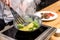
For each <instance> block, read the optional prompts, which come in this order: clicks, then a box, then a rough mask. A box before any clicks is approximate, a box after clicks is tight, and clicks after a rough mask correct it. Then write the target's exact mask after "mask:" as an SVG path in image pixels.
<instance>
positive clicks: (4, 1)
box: [1, 0, 10, 6]
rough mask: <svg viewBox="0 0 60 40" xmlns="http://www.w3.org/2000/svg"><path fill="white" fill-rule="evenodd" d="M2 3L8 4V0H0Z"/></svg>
mask: <svg viewBox="0 0 60 40" xmlns="http://www.w3.org/2000/svg"><path fill="white" fill-rule="evenodd" d="M1 1H2V2H3V3H4V4H6V5H8V6H10V0H1Z"/></svg>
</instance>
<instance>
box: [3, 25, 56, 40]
mask: <svg viewBox="0 0 60 40" xmlns="http://www.w3.org/2000/svg"><path fill="white" fill-rule="evenodd" d="M48 30H50V33H51V32H52V31H54V30H55V28H53V30H52V28H51V27H48V26H43V25H42V26H41V27H40V28H39V29H38V30H36V31H33V32H22V31H19V30H17V29H16V28H14V27H12V28H10V29H8V30H6V31H4V32H3V34H4V35H7V36H8V37H11V38H14V39H16V40H35V39H36V38H38V37H39V36H40V35H42V34H43V33H44V34H45V33H46V32H47V31H48ZM48 33H49V32H48ZM50 33H49V34H50ZM49 34H46V35H47V36H48V35H49ZM42 36H44V35H42Z"/></svg>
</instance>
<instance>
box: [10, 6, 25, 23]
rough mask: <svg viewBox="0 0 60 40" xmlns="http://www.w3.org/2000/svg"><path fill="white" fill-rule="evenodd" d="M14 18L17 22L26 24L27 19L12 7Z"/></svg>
mask: <svg viewBox="0 0 60 40" xmlns="http://www.w3.org/2000/svg"><path fill="white" fill-rule="evenodd" d="M10 10H11V12H12V15H13V17H14V20H15V22H16V23H17V24H24V23H25V20H24V19H23V18H22V17H21V16H20V15H19V14H18V13H17V12H16V11H15V10H14V9H13V8H11V7H10Z"/></svg>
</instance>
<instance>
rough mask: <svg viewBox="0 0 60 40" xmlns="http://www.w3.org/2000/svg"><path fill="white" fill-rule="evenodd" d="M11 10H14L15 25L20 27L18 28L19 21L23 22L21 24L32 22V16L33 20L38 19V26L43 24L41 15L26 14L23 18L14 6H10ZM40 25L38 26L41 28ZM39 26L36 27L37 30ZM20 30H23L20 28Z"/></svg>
mask: <svg viewBox="0 0 60 40" xmlns="http://www.w3.org/2000/svg"><path fill="white" fill-rule="evenodd" d="M10 10H11V12H12V14H13V16H14V18H15V20H14V25H15V28H16V29H18V28H17V24H18V23H21V24H24V25H28V24H29V23H30V22H32V21H29V19H30V18H31V19H32V20H33V21H34V20H37V21H38V26H39V27H40V25H41V19H40V17H38V16H35V15H27V16H25V17H24V18H22V17H21V16H20V15H18V14H17V12H15V11H14V10H13V9H12V8H10ZM39 27H38V28H39ZM38 28H36V30H37V29H38ZM18 30H19V29H18ZM20 31H23V30H20ZM33 31H35V30H33ZM28 32H30V31H28Z"/></svg>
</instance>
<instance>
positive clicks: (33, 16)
mask: <svg viewBox="0 0 60 40" xmlns="http://www.w3.org/2000/svg"><path fill="white" fill-rule="evenodd" d="M10 10H11V12H12V15H13V17H14V15H18V13H17V12H16V11H14V10H13V8H11V7H10ZM28 16H29V17H31V18H32V20H33V21H34V19H36V18H37V19H36V20H37V21H38V26H39V27H38V28H36V29H35V30H32V31H22V30H19V29H18V28H17V23H16V22H15V17H14V26H15V28H16V29H17V30H19V31H22V32H33V31H36V30H38V29H39V28H40V27H41V22H42V21H41V19H40V17H38V16H36V15H28Z"/></svg>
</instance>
